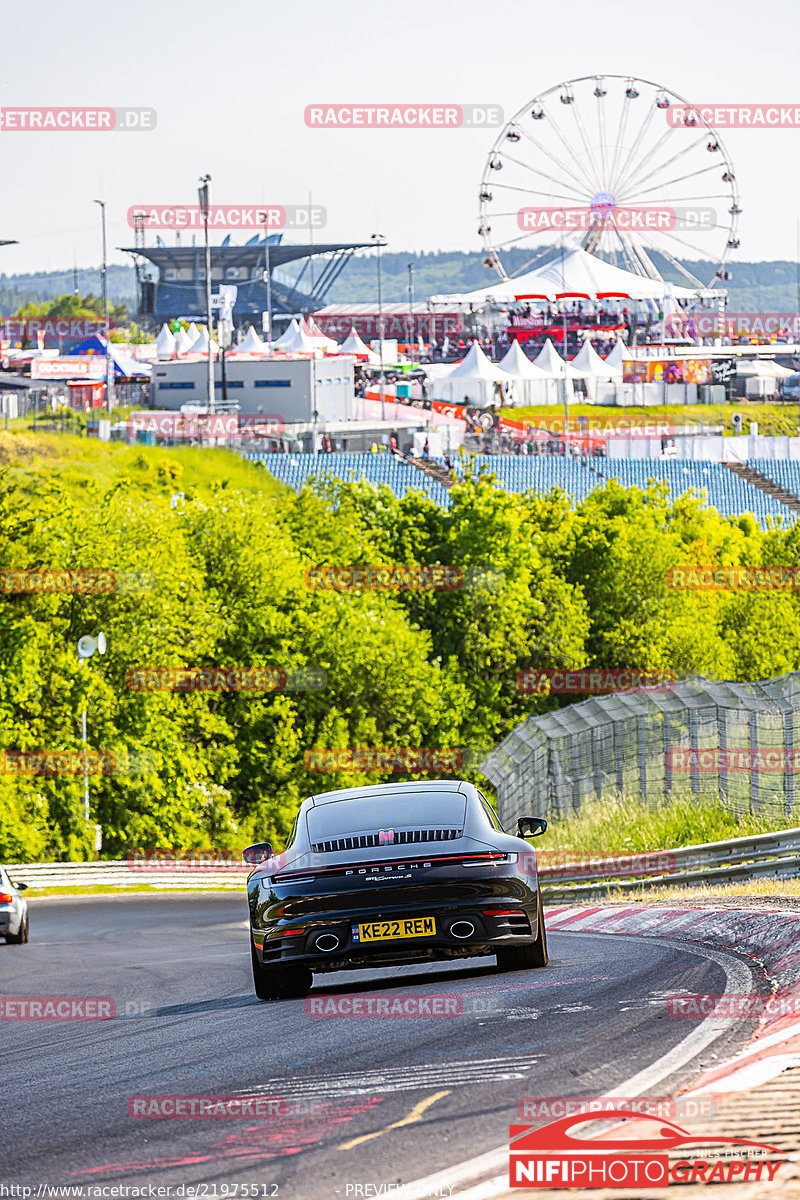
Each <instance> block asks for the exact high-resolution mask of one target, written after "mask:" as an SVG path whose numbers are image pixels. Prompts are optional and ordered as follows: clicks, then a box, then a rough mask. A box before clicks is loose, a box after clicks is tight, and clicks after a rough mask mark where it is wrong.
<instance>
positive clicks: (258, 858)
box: [242, 842, 272, 866]
mask: <svg viewBox="0 0 800 1200" xmlns="http://www.w3.org/2000/svg"><path fill="white" fill-rule="evenodd" d="M242 858H243V859H244V861H245V862H246V863H252V864H253V866H258V864H259V863H262V862H264V861H265V860H266V859H268V858H272V844H271V843H270V842H255V843H254V844H253V845H252V846H248V847H247V849H246V850H243V851H242Z"/></svg>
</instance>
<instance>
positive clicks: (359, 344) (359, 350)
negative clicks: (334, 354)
mask: <svg viewBox="0 0 800 1200" xmlns="http://www.w3.org/2000/svg"><path fill="white" fill-rule="evenodd" d="M339 353H340V354H357V355H359V356H363V357H365V358H369V356H370V354H371V353H372V351H371V350H370V348H369V346H368V345H367V344H366V342H363V341H362V340H361V338H360V337H359V336H358V334H357V332H356V327H355V325H351V326H350V332H349V333H348V335H347V337H346V338H345V340H344V341H343V342H342V344H341V346H340V347H339Z"/></svg>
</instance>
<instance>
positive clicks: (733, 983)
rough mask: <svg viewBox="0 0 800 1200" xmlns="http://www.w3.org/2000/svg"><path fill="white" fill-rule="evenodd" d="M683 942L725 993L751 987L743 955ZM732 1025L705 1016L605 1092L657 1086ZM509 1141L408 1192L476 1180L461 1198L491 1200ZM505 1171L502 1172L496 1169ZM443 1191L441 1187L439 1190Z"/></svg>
mask: <svg viewBox="0 0 800 1200" xmlns="http://www.w3.org/2000/svg"><path fill="white" fill-rule="evenodd" d="M563 933H564V934H567V933H569V930H566V929H565V930H563ZM575 936H576V937H580V936H584V937H588V936H591V935H590V934H588V933H586V932H585V931H584V930H577V929H576V930H575ZM600 936H603V937H613V936H615V935H613V934H602V935H600ZM616 936H618V937H624V936H625V935H624V934H617V935H616ZM643 940H646V941H648V942H656V943H658V944H659V945H661V946H666V947H668V948H669V949H671V950H675V949H676V944H675V941H674V940H672V939H671V938H659V937H654V936H652V935H650V934H648V935H644V939H643ZM680 948H681V949H682V950H683V951H684V952H685V953H687V954H696V955H698V956H699V957H700V958H707V959H710V960H711V961H712V962H716V963H718V964H719V965H720V966H721V967H722V969H723V970H724V972H725V991H724V993H723V995H726V996H727V995H728V994H730V993H732V994H737V993H741V992H747V991H748V990H749V987H750V979H751V974H750V970H749V968H748V967H747V966H746V965H745V964H744V963H743V962H741V961H740V960H739V959H737V958H734V957H733V956H732V955H729V954H726V953H725V951H723V950H717V949H716V948H714V947H712V946H700V945H695V944H692V945H685V944H681V946H680ZM727 1029H730V1021H725V1020H721V1019H720V1018H719V1017H706V1018H705V1020H703V1021H701V1022H700V1024H699V1025H698V1026H696V1028H695V1029H693V1030H692V1031H691V1033H689V1034H687V1035H686V1037H685V1038H683V1039H682V1040H681V1041H680V1042H678V1044H677V1046H673V1047H672V1049H671V1050H668V1051H667V1053H666V1054H663V1055H662V1056H661V1058H659V1059H657V1060H656V1061H655V1062H654V1063H652V1064H651V1065H650V1066H649V1067H645V1069H644V1070H643V1071H638V1072H637V1073H636V1074H635V1075H634V1076H633V1077H632V1078H631V1079H628V1080H626V1081H625V1083H621V1084H619V1086H618V1087H615V1088H611V1089H610V1090H604V1092H603V1095H604V1096H640V1095H643V1094H644V1092H646V1091H649V1089H650V1088H652V1087H655V1085H656V1084H658V1083H660V1082H661V1081H662V1080H663V1079H667V1078H668V1077H669V1076H670V1075H673V1074H674V1073H675V1072H676V1071H678V1070H680V1068H681V1067H683V1066H685V1065H686V1063H688V1062H690V1061H691V1060H692V1059H693V1058H696V1057H697V1056H698V1055H699V1054H701V1053H702V1051H703V1050H705V1049H706V1048H707V1047H708V1046H710V1045H711V1044H712V1043H713V1042H715V1041H716V1040H717V1038H718V1037H719V1036H720V1034H721V1033H723V1032H724V1031H725V1030H727ZM508 1154H509V1151H508V1145H504V1146H499V1147H498V1148H497V1149H496V1150H489V1151H487V1152H486V1154H481V1155H479V1156H478V1157H477V1158H471V1159H468V1161H467V1162H463V1163H458V1164H457V1165H456V1166H454V1167H446V1168H445V1169H444V1170H443V1171H437V1172H435V1173H434V1174H433V1175H428V1176H426V1177H425V1178H424V1179H416V1180H414V1181H413V1182H411V1183H409V1184H408V1185H407V1188H406V1190H407V1192H408V1194H409V1195H420V1196H430V1195H435V1194H436V1193H435V1192H434V1191H433V1189H434V1188H437V1187H438V1188H445V1189H447V1188H453V1189H454V1188H456V1187H459V1186H463V1185H464V1184H471V1183H473V1182H474V1183H475V1184H476V1186H473V1187H471V1188H470V1189H469V1191H467V1192H459V1195H458V1200H488V1198H489V1197H492V1196H494V1195H495V1194H496V1193H497V1192H498V1191H502V1190H503V1188H504V1187H505V1188H506V1189H507V1188H508ZM498 1171H502V1172H503V1173H502V1174H501V1175H496V1174H495V1173H496V1172H498ZM487 1175H490V1176H491V1178H489V1179H485V1180H484V1179H483V1178H482V1177H483V1176H487ZM438 1194H439V1195H442V1194H443V1193H442V1192H439V1193H438Z"/></svg>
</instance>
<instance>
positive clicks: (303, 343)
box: [272, 319, 320, 354]
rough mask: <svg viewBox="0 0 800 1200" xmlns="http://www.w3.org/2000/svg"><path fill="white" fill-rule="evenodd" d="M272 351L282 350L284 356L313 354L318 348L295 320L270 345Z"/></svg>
mask: <svg viewBox="0 0 800 1200" xmlns="http://www.w3.org/2000/svg"><path fill="white" fill-rule="evenodd" d="M272 348H273V350H282V351H283V352H284V354H315V353H316V352H317V351H318V350H319V349H320V347H319V346H318V345H317V343H316V339H314V338H311V337H309V336H308V334H307V333H306V331H305V329H304V328H303V326H302V325H300V324H298V322H297V320H296V319H295V320H293V321H292V323H291V325H290V326H289V328H288V329H287V330H286V333H284V335H283V336H282V337H279V338H278V340H277V342H273V343H272Z"/></svg>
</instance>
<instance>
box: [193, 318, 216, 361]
mask: <svg viewBox="0 0 800 1200" xmlns="http://www.w3.org/2000/svg"><path fill="white" fill-rule="evenodd" d="M218 350H219V346H218V345H217V343H216V342H215V341H214V339H213V338H212V339H211V353H212V354H216V353H217V351H218ZM189 353H190V354H205V355H206V356H208V330H207V329H206V327H205V325H204V326H203V328H202V329H201V330H200V332H199V333H198V335H197V341H196V342H193V343H192V348H191V350H190V351H189Z"/></svg>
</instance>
